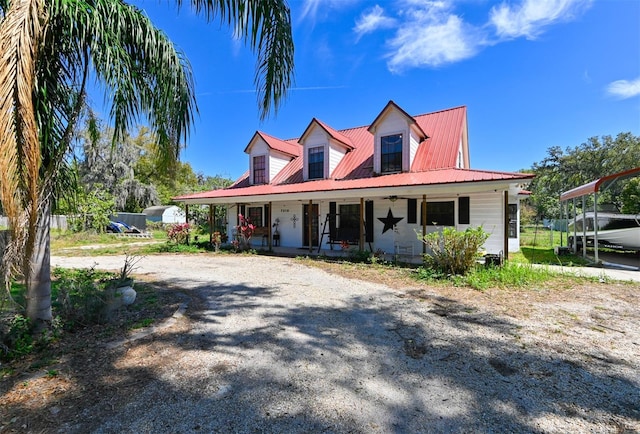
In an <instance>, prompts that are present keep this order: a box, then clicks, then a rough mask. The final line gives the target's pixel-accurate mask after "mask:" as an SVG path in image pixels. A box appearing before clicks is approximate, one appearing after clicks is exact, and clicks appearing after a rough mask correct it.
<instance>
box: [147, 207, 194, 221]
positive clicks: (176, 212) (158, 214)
mask: <svg viewBox="0 0 640 434" xmlns="http://www.w3.org/2000/svg"><path fill="white" fill-rule="evenodd" d="M142 213H143V214H146V215H147V220H149V221H152V222H160V223H163V224H174V223H185V222H186V221H187V217H186V215H185V213H184V211H183V210H181V209H180V207H179V206H176V205H158V206H150V207H148V208H145V209H144V211H142Z"/></svg>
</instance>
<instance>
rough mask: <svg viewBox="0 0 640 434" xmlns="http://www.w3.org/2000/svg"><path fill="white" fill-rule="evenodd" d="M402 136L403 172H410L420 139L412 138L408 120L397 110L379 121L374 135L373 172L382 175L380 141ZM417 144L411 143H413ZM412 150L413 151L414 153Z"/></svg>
mask: <svg viewBox="0 0 640 434" xmlns="http://www.w3.org/2000/svg"><path fill="white" fill-rule="evenodd" d="M396 134H402V171H403V172H408V171H409V170H410V168H411V162H412V161H413V157H414V156H415V153H416V152H417V150H418V144H419V142H418V138H417V136H415V135H414V137H412V134H411V129H410V128H409V123H408V122H407V118H406V117H405V116H403V115H402V114H401V113H400V112H398V111H396V110H391V111H389V112H388V113H387V114H386V115H385V116H384V117H383V118H382V119H381V120H379V121H378V123H377V125H376V128H375V134H374V146H373V149H374V154H373V171H374V172H376V173H381V172H382V169H381V161H380V140H381V139H382V138H383V137H386V136H391V135H396ZM412 140H413V141H415V143H411V141H412ZM411 148H414V149H413V152H411V151H412V149H411Z"/></svg>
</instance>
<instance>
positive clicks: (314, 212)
mask: <svg viewBox="0 0 640 434" xmlns="http://www.w3.org/2000/svg"><path fill="white" fill-rule="evenodd" d="M303 207H304V208H303V210H302V215H303V216H304V217H303V219H302V240H303V244H302V245H303V246H305V247H309V205H308V204H306V205H303ZM318 212H319V210H318V204H312V205H311V242H312V246H317V245H318Z"/></svg>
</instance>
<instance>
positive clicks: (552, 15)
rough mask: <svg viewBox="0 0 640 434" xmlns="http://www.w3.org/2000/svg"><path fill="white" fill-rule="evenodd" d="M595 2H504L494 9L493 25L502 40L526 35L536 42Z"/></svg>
mask: <svg viewBox="0 0 640 434" xmlns="http://www.w3.org/2000/svg"><path fill="white" fill-rule="evenodd" d="M592 2H593V1H592V0H524V1H523V2H522V3H521V4H520V5H518V6H513V5H511V4H507V3H502V4H501V5H499V6H494V7H493V8H491V12H490V13H489V22H490V24H491V25H493V26H494V27H495V29H496V34H497V35H498V37H500V38H502V39H512V38H518V37H521V36H524V37H526V38H528V39H535V38H536V37H537V36H539V35H540V34H541V33H542V32H543V31H544V29H545V27H547V26H549V25H551V24H554V23H557V22H563V21H569V20H571V19H573V18H574V17H575V16H576V15H578V14H579V13H581V12H582V11H583V10H585V9H586V8H588V7H589V6H591V4H592Z"/></svg>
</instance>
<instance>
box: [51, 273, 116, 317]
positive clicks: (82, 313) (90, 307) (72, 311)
mask: <svg viewBox="0 0 640 434" xmlns="http://www.w3.org/2000/svg"><path fill="white" fill-rule="evenodd" d="M52 274H53V275H54V277H56V278H57V280H56V281H55V283H54V285H55V288H56V292H57V297H56V300H55V301H54V303H53V304H54V307H55V308H56V311H57V312H58V314H59V315H60V318H61V320H62V323H63V324H64V327H65V328H66V329H73V328H75V327H77V326H86V325H89V324H100V323H103V322H105V321H106V320H107V319H108V318H107V316H108V306H109V304H110V303H111V301H112V300H113V298H114V292H115V287H114V286H113V284H111V282H112V281H113V280H114V279H115V278H116V275H115V274H114V273H107V272H102V271H96V270H95V269H93V268H89V269H78V270H66V269H60V268H57V269H54V271H53V273H52Z"/></svg>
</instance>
